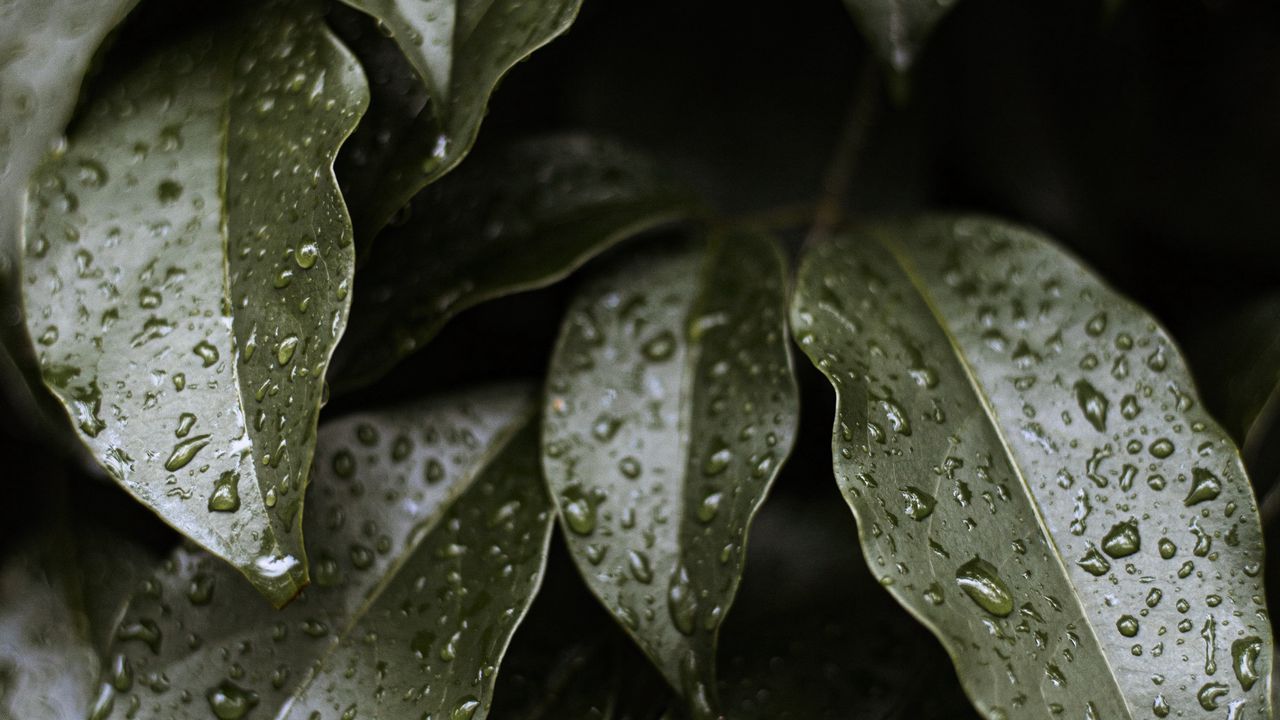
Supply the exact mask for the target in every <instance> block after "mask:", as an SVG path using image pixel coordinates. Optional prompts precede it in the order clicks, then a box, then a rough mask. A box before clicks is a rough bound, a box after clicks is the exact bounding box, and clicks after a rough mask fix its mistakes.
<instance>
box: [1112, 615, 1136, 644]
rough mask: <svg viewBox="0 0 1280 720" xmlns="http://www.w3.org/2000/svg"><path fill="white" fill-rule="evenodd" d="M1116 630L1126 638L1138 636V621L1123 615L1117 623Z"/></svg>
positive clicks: (1130, 616)
mask: <svg viewBox="0 0 1280 720" xmlns="http://www.w3.org/2000/svg"><path fill="white" fill-rule="evenodd" d="M1116 630H1119V631H1120V634H1121V635H1123V636H1125V637H1130V638H1131V637H1133V636H1135V635H1137V634H1138V619H1137V618H1135V617H1134V616H1132V615H1121V616H1120V619H1119V620H1117V621H1116Z"/></svg>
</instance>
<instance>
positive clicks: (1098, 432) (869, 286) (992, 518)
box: [792, 218, 1272, 718]
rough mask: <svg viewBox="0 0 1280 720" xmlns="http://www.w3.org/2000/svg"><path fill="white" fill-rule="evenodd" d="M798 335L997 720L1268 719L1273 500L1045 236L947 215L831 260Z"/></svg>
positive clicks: (849, 480)
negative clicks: (1265, 574) (1265, 533)
mask: <svg viewBox="0 0 1280 720" xmlns="http://www.w3.org/2000/svg"><path fill="white" fill-rule="evenodd" d="M792 320H793V324H794V331H795V334H796V337H797V339H798V341H799V342H800V344H801V346H802V347H803V348H804V350H805V352H806V353H807V354H808V355H809V356H810V358H811V359H812V360H813V361H814V363H815V364H816V365H817V366H818V368H819V369H821V370H822V371H823V372H824V373H825V374H826V375H827V377H828V378H829V379H830V380H831V382H832V384H833V385H835V387H836V392H837V404H838V407H837V417H836V426H835V436H834V440H833V445H832V448H833V458H834V461H835V465H836V475H837V480H838V482H839V486H840V489H841V490H842V492H843V493H844V495H845V497H846V499H847V500H848V502H849V504H850V506H851V507H852V508H853V510H854V514H855V515H856V516H857V518H858V528H859V534H860V537H861V540H862V545H863V551H864V554H865V555H866V557H867V560H868V562H869V564H870V566H871V567H872V569H873V572H875V573H876V574H877V575H878V576H880V578H881V583H882V584H883V585H885V586H886V587H887V588H888V589H889V590H890V592H892V593H893V594H894V596H895V597H896V598H897V599H898V601H899V602H901V603H902V604H903V605H905V606H906V607H907V608H909V609H910V610H911V611H912V612H913V613H914V614H915V615H916V616H917V617H919V618H920V619H921V620H922V621H923V622H924V623H925V624H926V625H927V626H928V627H929V628H930V629H931V630H932V631H933V632H934V633H935V634H936V635H937V636H938V637H939V639H940V640H941V641H942V643H943V645H944V646H945V647H946V648H947V650H948V652H950V653H951V655H952V656H953V658H954V660H955V662H956V666H957V669H958V671H959V673H960V676H961V680H962V682H963V684H964V685H965V688H966V691H967V692H968V694H969V696H970V697H971V699H973V701H974V702H975V704H976V705H977V706H978V708H979V710H980V711H982V712H983V713H986V714H988V715H993V716H994V715H1005V714H1007V715H1008V716H1009V717H1013V716H1019V717H1043V718H1051V717H1057V716H1059V714H1061V716H1062V717H1099V718H1118V717H1133V718H1138V717H1150V716H1152V715H1154V716H1156V717H1162V716H1166V715H1169V714H1170V713H1179V714H1182V715H1183V716H1199V715H1201V714H1202V713H1205V712H1207V711H1215V712H1219V713H1223V714H1226V713H1228V712H1231V713H1232V714H1233V716H1234V717H1237V718H1245V717H1249V718H1254V717H1266V716H1267V715H1268V712H1267V700H1266V698H1267V696H1268V686H1269V684H1270V680H1269V677H1270V664H1271V645H1272V640H1271V628H1270V624H1269V622H1268V620H1267V615H1266V608H1265V604H1264V601H1263V597H1262V587H1261V578H1260V570H1261V565H1260V563H1261V561H1262V538H1261V533H1260V530H1259V525H1258V518H1257V509H1256V506H1255V502H1254V498H1253V496H1252V494H1251V491H1250V488H1249V483H1248V479H1247V477H1246V476H1245V473H1244V469H1243V467H1242V465H1241V462H1240V457H1239V454H1238V453H1237V451H1236V448H1235V446H1234V445H1232V443H1231V441H1230V439H1229V438H1228V437H1227V436H1226V434H1225V433H1224V432H1223V431H1222V430H1221V428H1219V427H1218V425H1217V424H1216V423H1214V421H1213V420H1212V419H1210V418H1209V417H1208V415H1207V414H1206V413H1205V411H1204V410H1203V409H1202V407H1201V406H1200V404H1199V402H1198V401H1197V399H1196V397H1195V395H1194V393H1193V391H1192V389H1191V382H1190V378H1189V376H1188V374H1187V371H1186V369H1185V367H1184V366H1183V362H1182V359H1181V357H1180V356H1179V354H1178V351H1177V350H1176V349H1175V348H1174V346H1173V344H1172V342H1171V341H1170V340H1169V338H1168V336H1167V335H1166V333H1165V332H1164V330H1163V329H1162V328H1160V327H1159V326H1158V325H1157V324H1156V322H1155V321H1154V320H1153V319H1152V318H1151V317H1150V316H1149V315H1147V314H1146V313H1144V312H1143V311H1142V310H1141V309H1139V308H1137V307H1135V306H1134V305H1133V304H1132V303H1130V302H1129V301H1128V300H1126V299H1124V298H1122V297H1120V296H1118V295H1117V294H1116V293H1115V292H1114V291H1112V290H1111V289H1109V288H1107V287H1106V286H1105V285H1103V284H1102V283H1101V282H1099V281H1098V280H1097V279H1096V278H1095V277H1093V276H1092V275H1091V274H1090V273H1089V272H1088V271H1087V270H1085V269H1084V268H1083V267H1081V266H1080V265H1079V264H1078V263H1077V262H1076V261H1074V260H1073V259H1071V258H1070V257H1068V256H1066V255H1065V254H1064V253H1062V252H1060V251H1059V250H1057V249H1055V248H1054V247H1053V245H1052V244H1051V243H1050V242H1049V241H1048V240H1046V239H1045V238H1043V237H1041V236H1039V235H1036V234H1034V233H1031V232H1028V231H1026V230H1023V229H1020V228H1017V227H1013V226H1010V225H1006V224H1003V223H1000V222H998V221H994V220H988V219H982V218H958V219H957V218H930V219H923V220H919V221H914V222H904V223H901V224H886V225H877V226H872V227H864V228H858V229H855V230H852V231H849V232H847V233H846V234H842V235H839V236H837V237H834V238H830V239H827V240H825V241H822V242H819V243H818V244H816V245H815V246H814V247H813V248H812V249H811V251H810V252H809V253H808V254H807V256H806V257H805V258H804V260H803V262H802V265H801V269H800V274H799V282H798V287H797V291H796V295H795V299H794V303H793V308H792Z"/></svg>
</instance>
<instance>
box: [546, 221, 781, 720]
mask: <svg viewBox="0 0 1280 720" xmlns="http://www.w3.org/2000/svg"><path fill="white" fill-rule="evenodd" d="M784 271H785V261H784V260H783V258H782V255H781V252H780V251H779V249H778V247H777V245H776V244H775V243H774V242H773V241H772V240H771V239H770V238H768V237H767V236H764V235H761V234H757V233H754V232H731V233H725V234H721V235H717V236H715V237H714V239H713V241H712V242H711V243H710V244H709V245H707V244H703V243H693V242H685V243H676V244H660V243H645V244H642V245H640V246H638V247H635V248H631V249H629V252H627V253H625V254H623V255H621V256H619V257H616V258H612V262H610V263H608V264H607V265H606V266H605V267H603V268H601V269H600V271H599V272H598V273H597V274H596V275H595V276H594V277H592V278H591V280H590V281H588V282H587V283H586V285H585V286H584V287H583V289H582V290H581V292H580V294H579V295H578V297H577V298H576V300H575V301H574V303H573V305H572V307H571V308H570V310H569V313H568V316H567V319H566V321H565V323H564V326H563V328H562V331H561V336H560V340H559V342H558V344H557V347H556V351H555V355H554V357H553V359H552V365H551V370H550V374H549V376H548V379H547V397H546V403H547V404H546V410H545V416H544V417H545V419H544V427H543V467H544V470H545V472H546V475H547V481H548V483H549V484H550V487H551V491H552V494H553V496H554V497H555V500H556V504H557V507H558V509H559V512H560V520H561V525H562V526H563V527H564V528H565V531H566V532H565V535H566V537H567V540H568V544H569V549H570V551H571V553H572V555H573V558H574V561H575V562H576V564H577V566H578V568H579V570H580V571H581V572H582V575H583V577H584V578H585V579H586V581H587V584H588V585H589V586H590V587H591V589H592V591H593V592H594V593H595V594H596V595H597V596H598V597H599V598H600V599H601V601H602V602H603V603H604V605H605V606H606V607H607V608H608V609H609V611H610V612H611V613H612V614H613V615H614V617H615V618H616V619H617V620H618V621H619V622H620V623H621V624H622V625H623V627H624V628H625V629H626V630H627V632H628V633H629V634H630V635H631V636H632V637H633V638H634V639H635V640H636V641H637V643H638V644H639V645H640V647H641V648H642V649H643V650H644V651H645V653H646V654H647V655H648V656H649V657H650V659H652V660H653V661H654V663H655V664H656V665H657V666H658V668H659V670H660V671H661V672H662V674H663V675H664V676H665V677H666V678H667V680H668V682H670V683H671V684H672V686H673V687H675V688H676V689H677V690H679V691H680V692H681V693H682V694H683V695H684V697H685V700H686V702H687V703H688V705H689V707H690V709H691V712H692V714H694V715H695V716H696V717H712V716H714V715H715V713H716V706H717V704H718V703H717V701H716V689H715V688H716V683H715V647H716V639H717V635H718V632H719V627H720V622H721V621H722V620H723V618H724V615H725V613H726V612H727V611H728V609H729V605H730V603H731V602H732V601H733V596H734V593H735V592H736V589H737V586H738V582H739V579H740V577H741V573H742V563H743V555H744V552H745V541H746V533H747V528H748V525H749V524H750V522H751V518H752V517H753V516H754V514H755V512H756V509H757V508H758V507H759V505H760V503H761V502H762V501H763V499H764V496H765V493H766V492H767V491H768V488H769V485H770V483H771V482H772V481H773V478H774V477H775V476H776V474H777V472H778V469H779V468H780V467H781V465H782V463H783V461H784V460H785V459H786V457H787V454H788V453H789V452H790V449H791V445H792V441H793V438H794V435H795V426H796V417H797V412H798V407H797V397H796V386H795V380H794V378H793V376H792V367H791V356H790V351H789V347H788V345H787V342H786V337H785V332H786V330H785V308H784V305H785V292H786V289H785V288H786V285H785V283H786V280H785V275H784Z"/></svg>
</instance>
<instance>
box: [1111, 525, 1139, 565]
mask: <svg viewBox="0 0 1280 720" xmlns="http://www.w3.org/2000/svg"><path fill="white" fill-rule="evenodd" d="M1141 547H1142V538H1141V536H1140V535H1139V534H1138V522H1137V521H1136V520H1132V519H1130V520H1125V521H1124V522H1118V523H1116V524H1115V525H1112V526H1111V529H1110V530H1108V531H1107V534H1106V535H1104V536H1103V538H1102V549H1103V551H1104V552H1106V553H1107V554H1108V555H1110V556H1111V557H1113V558H1122V557H1128V556H1129V555H1132V554H1134V553H1136V552H1138V550H1139V549H1140V548H1141Z"/></svg>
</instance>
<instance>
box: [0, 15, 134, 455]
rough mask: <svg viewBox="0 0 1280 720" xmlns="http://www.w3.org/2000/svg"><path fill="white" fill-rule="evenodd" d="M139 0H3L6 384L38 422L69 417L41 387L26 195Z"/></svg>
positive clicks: (1, 344)
mask: <svg viewBox="0 0 1280 720" xmlns="http://www.w3.org/2000/svg"><path fill="white" fill-rule="evenodd" d="M136 1H137V0H102V2H94V3H82V2H78V1H76V0H5V1H4V2H2V3H0V107H3V108H4V109H5V111H4V112H3V113H0V390H3V392H4V394H5V398H6V399H7V400H9V402H10V403H11V404H12V405H13V406H14V409H15V411H17V412H18V413H20V414H21V415H22V416H24V417H25V418H27V420H28V422H32V423H47V424H49V428H47V429H49V430H50V431H52V428H53V427H54V426H53V425H52V423H54V422H56V423H60V424H63V425H65V421H63V420H62V419H61V417H62V415H61V411H60V410H59V409H58V406H57V404H56V403H55V402H53V401H52V399H51V398H49V397H48V395H47V394H46V393H45V392H44V391H43V390H42V389H41V383H40V372H39V369H38V367H37V365H36V362H35V355H34V352H33V351H32V348H31V341H30V339H28V337H27V333H26V327H25V326H24V325H23V324H22V320H21V318H22V300H21V291H20V283H19V274H18V260H19V257H20V254H21V252H20V247H19V246H20V240H19V239H20V237H21V226H22V223H21V218H22V207H23V198H24V196H25V194H26V189H27V182H28V180H29V179H30V177H31V174H32V172H33V171H34V170H35V168H36V166H37V165H38V164H39V163H40V160H41V159H42V158H43V157H44V156H45V154H46V153H47V152H49V151H50V150H52V149H53V146H54V144H55V141H56V140H57V138H59V137H60V136H61V134H62V131H63V128H64V127H65V126H66V124H67V121H68V120H69V119H70V118H71V113H72V110H73V109H74V107H75V103H76V98H77V96H78V94H79V91H80V82H81V79H82V78H83V77H84V74H85V72H86V70H87V68H88V67H89V62H90V59H91V58H92V57H93V54H94V52H95V51H96V50H97V49H98V46H99V45H101V44H102V41H103V38H104V37H105V36H106V35H107V33H108V32H110V30H111V29H112V28H113V27H115V26H116V24H118V23H119V22H120V21H121V20H122V19H123V18H124V16H125V15H126V14H127V13H128V12H129V10H130V8H132V7H133V5H134V4H135V3H136Z"/></svg>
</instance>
